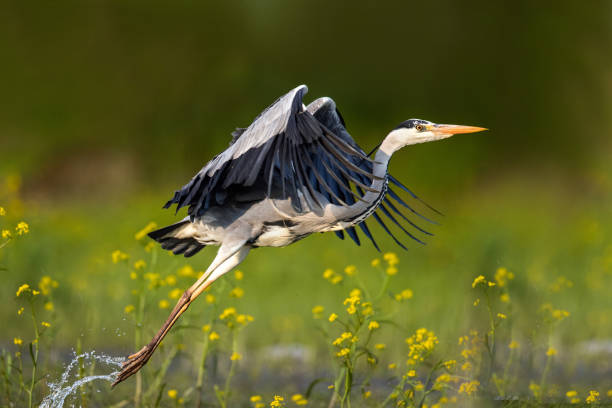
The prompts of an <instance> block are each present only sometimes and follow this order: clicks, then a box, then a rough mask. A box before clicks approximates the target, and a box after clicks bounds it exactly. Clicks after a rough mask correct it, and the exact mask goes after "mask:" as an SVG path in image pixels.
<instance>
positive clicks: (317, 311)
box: [312, 305, 325, 319]
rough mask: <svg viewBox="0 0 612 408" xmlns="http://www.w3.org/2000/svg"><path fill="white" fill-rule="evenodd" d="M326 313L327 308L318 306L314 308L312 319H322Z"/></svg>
mask: <svg viewBox="0 0 612 408" xmlns="http://www.w3.org/2000/svg"><path fill="white" fill-rule="evenodd" d="M324 311H325V308H324V307H323V306H321V305H317V306H315V307H313V308H312V317H314V318H315V319H320V318H321V315H322V314H323V312H324Z"/></svg>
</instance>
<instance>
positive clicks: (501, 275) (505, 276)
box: [495, 267, 514, 287]
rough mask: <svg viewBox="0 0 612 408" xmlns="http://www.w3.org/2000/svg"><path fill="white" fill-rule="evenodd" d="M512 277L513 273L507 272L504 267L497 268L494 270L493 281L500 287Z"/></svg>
mask: <svg viewBox="0 0 612 408" xmlns="http://www.w3.org/2000/svg"><path fill="white" fill-rule="evenodd" d="M512 279H514V274H513V273H512V272H508V270H507V269H506V268H503V267H501V268H497V270H496V271H495V281H496V282H497V284H498V285H499V286H500V287H504V286H506V284H507V283H508V281H509V280H512Z"/></svg>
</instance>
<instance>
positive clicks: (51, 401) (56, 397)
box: [40, 351, 124, 408]
mask: <svg viewBox="0 0 612 408" xmlns="http://www.w3.org/2000/svg"><path fill="white" fill-rule="evenodd" d="M81 359H83V360H84V361H85V362H89V364H93V363H102V364H103V365H104V366H106V367H111V368H113V369H114V371H113V372H111V373H110V374H99V375H90V376H87V377H83V378H78V372H77V370H76V368H78V362H79V360H81ZM123 361H124V359H123V357H111V356H107V355H104V354H96V352H95V351H90V352H88V353H83V354H79V355H76V353H75V354H74V357H73V359H72V361H71V362H70V363H69V364H68V365H67V366H66V369H65V370H64V372H63V373H62V377H61V378H60V380H59V382H57V383H49V388H50V389H51V393H50V394H49V395H47V396H46V397H45V399H44V400H43V401H42V403H41V404H40V408H62V407H63V406H64V401H66V398H67V397H68V396H69V395H71V394H73V393H74V392H75V391H77V390H78V389H79V387H81V386H82V385H83V384H87V383H89V382H92V381H95V380H105V381H109V382H113V381H115V377H116V376H117V374H118V373H119V370H116V369H118V368H121V363H122V362H123ZM71 378H73V379H71Z"/></svg>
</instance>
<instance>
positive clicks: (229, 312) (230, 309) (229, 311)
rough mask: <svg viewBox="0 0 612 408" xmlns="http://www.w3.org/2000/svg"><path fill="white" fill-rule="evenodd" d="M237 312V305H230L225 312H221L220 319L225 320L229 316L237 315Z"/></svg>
mask: <svg viewBox="0 0 612 408" xmlns="http://www.w3.org/2000/svg"><path fill="white" fill-rule="evenodd" d="M235 314H236V308H235V307H228V308H226V309H224V310H223V313H221V314H220V315H219V319H221V320H225V319H227V318H228V317H230V316H232V315H235Z"/></svg>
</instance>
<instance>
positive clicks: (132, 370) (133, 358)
mask: <svg viewBox="0 0 612 408" xmlns="http://www.w3.org/2000/svg"><path fill="white" fill-rule="evenodd" d="M155 348H156V347H154V346H152V345H151V344H147V345H146V346H144V347H143V348H142V349H140V351H138V352H137V353H134V354H132V355H130V356H129V357H128V359H127V360H126V361H124V362H123V368H122V369H121V371H120V372H119V374H118V375H117V379H116V380H115V382H114V383H113V384H112V385H111V387H114V386H115V385H117V384H119V383H120V382H122V381H125V380H126V379H128V378H129V377H131V376H132V375H134V374H136V373H137V372H138V370H140V369H141V368H142V367H143V366H144V365H145V364H147V361H149V358H151V356H152V355H153V352H154V351H155Z"/></svg>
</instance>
